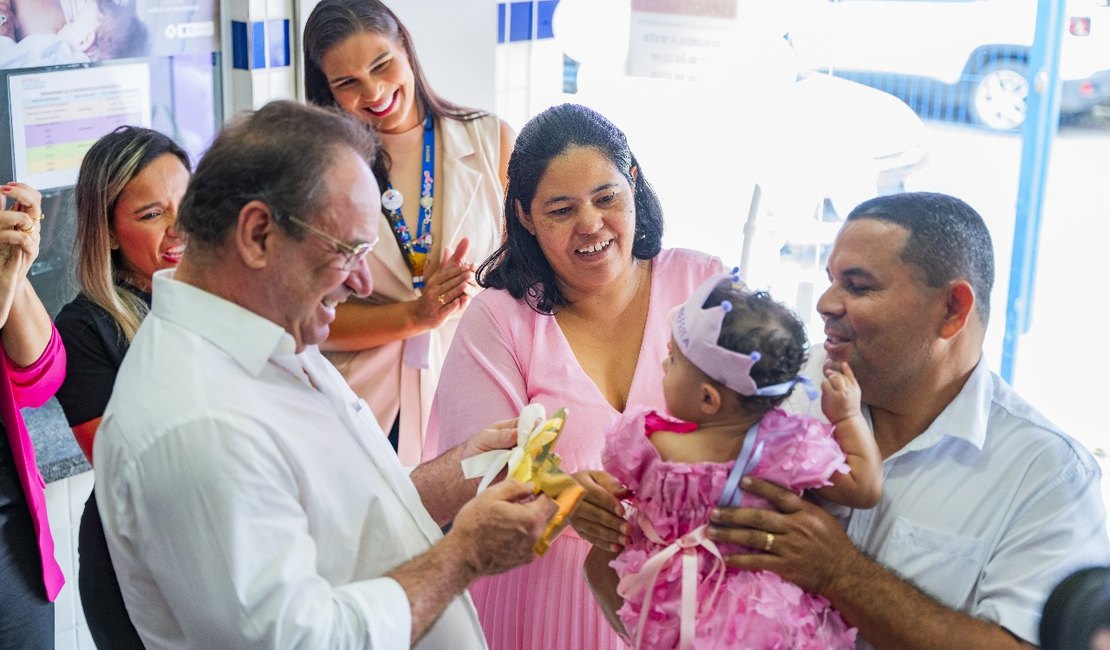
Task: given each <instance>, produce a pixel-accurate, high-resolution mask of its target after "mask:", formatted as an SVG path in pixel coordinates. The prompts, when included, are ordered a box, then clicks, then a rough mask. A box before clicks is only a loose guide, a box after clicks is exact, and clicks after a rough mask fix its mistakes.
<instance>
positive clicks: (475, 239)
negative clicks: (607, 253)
mask: <svg viewBox="0 0 1110 650" xmlns="http://www.w3.org/2000/svg"><path fill="white" fill-rule="evenodd" d="M304 53H305V57H304V58H305V90H306V93H307V96H308V99H309V101H311V102H313V103H315V104H318V105H323V106H338V107H339V108H341V109H343V110H344V111H346V112H348V113H350V114H351V115H353V116H355V117H356V118H358V119H359V120H361V121H363V122H365V123H366V124H367V125H369V126H371V127H372V128H374V130H375V131H377V133H378V135H379V137H380V138H381V141H382V147H383V150H384V152H385V154H386V155H384V156H382V162H381V164H379V165H378V166H377V168H376V169H375V174H376V175H377V176H378V183H379V185H381V187H382V188H383V190H384V191H383V194H382V220H381V222H380V225H379V235H380V237H381V240H380V243H379V244H378V245H377V247H376V248H375V249H374V251H373V253H371V255H370V257H369V258H367V259H368V261H369V264H370V270H371V273H372V274H373V278H374V291H373V294H372V295H371V296H370V298H369V299H368V300H366V301H350V300H349V301H347V302H346V303H345V304H343V305H341V306H340V307H339V310H338V313H337V315H336V321H335V322H334V323H333V324H332V327H331V336H330V338H329V339H328V341H327V343H326V344H325V345H324V349H325V351H326V352H327V354H328V355H329V357H330V358H331V359H332V361H333V362H334V363H335V365H336V367H337V368H339V370H340V372H342V373H343V375H344V377H346V379H347V381H348V383H350V385H351V387H352V388H353V389H354V390H355V392H356V393H358V394H359V395H360V396H361V397H362V398H363V399H365V400H366V401H367V402H368V403H369V405H370V407H371V409H372V410H373V412H374V415H375V416H376V417H377V419H378V422H379V423H380V424H381V426H382V429H383V430H385V431H389V432H390V439H391V441H392V442H393V443H394V445H395V446H396V447H397V450H398V454H399V456H400V459H401V463H402V464H403V465H405V466H407V467H412V466H414V465H416V464H417V463H418V462H419V461H420V453H421V449H422V447H423V442H424V436H425V431H426V429H427V422H428V412H429V409H430V408H431V403H432V396H433V394H434V392H435V388H436V383H437V381H438V379H439V371H440V366H441V365H442V363H443V358H444V355H446V353H447V348H448V347H449V346H450V344H451V339H452V337H453V336H454V333H455V327H456V325H457V323H458V318H459V316H461V315H462V311H463V310H464V309H465V308H466V306H467V303H468V301H469V299H470V296H471V294H472V292H473V289H474V284H473V272H474V268H475V267H476V266H477V263H480V262H481V261H482V260H484V259H485V258H486V257H488V256H489V255H490V254H492V253H493V252H494V250H496V249H497V247H498V246H499V245H500V244H501V239H502V233H503V230H504V226H503V223H504V220H503V218H502V216H501V205H502V202H503V199H504V186H505V177H506V167H507V165H508V160H509V154H510V153H511V151H512V146H513V140H514V138H515V134H514V133H513V131H512V129H510V128H509V126H508V125H507V124H506V123H505V122H504V121H502V120H499V119H498V118H497V117H496V116H495V115H492V114H489V113H486V112H484V111H477V110H472V109H467V108H463V107H460V106H457V105H455V104H452V103H450V102H448V101H446V100H444V99H442V98H441V97H439V96H438V95H437V94H436V93H435V92H434V91H433V90H432V89H431V87H430V86H429V85H428V81H427V78H426V77H425V76H424V73H423V71H422V69H421V67H420V62H419V60H418V59H417V57H416V50H415V48H414V46H413V43H412V38H411V36H410V35H409V33H408V30H407V29H405V26H404V25H403V24H402V23H401V21H400V20H399V19H398V18H397V16H396V15H395V14H394V13H393V12H392V11H390V9H389V8H388V7H386V6H385V5H384V4H382V3H381V2H378V1H377V0H323V1H322V2H320V3H319V4H318V5H317V6H316V8H315V9H313V11H312V13H311V15H310V16H309V17H308V22H307V23H306V25H305V30H304Z"/></svg>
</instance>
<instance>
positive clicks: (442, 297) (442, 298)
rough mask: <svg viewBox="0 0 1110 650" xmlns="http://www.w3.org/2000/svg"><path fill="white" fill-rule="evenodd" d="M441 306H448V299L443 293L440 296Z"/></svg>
mask: <svg viewBox="0 0 1110 650" xmlns="http://www.w3.org/2000/svg"><path fill="white" fill-rule="evenodd" d="M439 304H441V305H446V304H447V298H446V296H444V295H443V294H442V293H441V294H439Z"/></svg>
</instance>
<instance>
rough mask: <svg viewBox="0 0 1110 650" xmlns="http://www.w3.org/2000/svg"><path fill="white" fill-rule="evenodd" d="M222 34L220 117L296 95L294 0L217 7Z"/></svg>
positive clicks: (240, 1)
mask: <svg viewBox="0 0 1110 650" xmlns="http://www.w3.org/2000/svg"><path fill="white" fill-rule="evenodd" d="M221 8H222V9H224V13H223V18H222V20H223V21H224V26H225V34H227V35H228V36H226V37H225V40H224V48H225V49H224V51H225V52H230V53H231V56H229V57H225V58H224V61H225V64H224V65H226V66H228V67H225V68H224V72H225V74H224V79H225V86H224V114H225V115H234V114H235V113H236V112H238V111H241V110H249V109H257V108H261V107H262V105H264V104H266V103H267V102H269V101H271V100H274V99H294V98H296V96H297V75H296V64H295V63H294V58H293V54H294V51H295V47H296V46H295V44H294V42H293V39H294V34H293V25H294V22H293V0H230V1H225V2H223V3H221Z"/></svg>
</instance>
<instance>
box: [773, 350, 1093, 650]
mask: <svg viewBox="0 0 1110 650" xmlns="http://www.w3.org/2000/svg"><path fill="white" fill-rule="evenodd" d="M810 354H811V359H810V363H809V364H808V365H807V369H806V374H807V375H809V376H810V377H811V379H813V380H814V381H819V378H820V377H821V367H822V364H823V363H824V351H823V350H820V349H819V348H814V349H813V350H811V353H810ZM892 363H896V361H892ZM794 392H795V393H796V394H795V395H792V396H791V398H790V402H791V404H790V406H791V407H792V410H803V411H804V409H805V406H804V405H805V397H804V395H797V394H799V393H802V391H800V390H795V391H794ZM813 411H814V412H815V414H817V413H816V412H818V411H819V409H816V408H814V409H813ZM864 415H865V416H866V417H867V419H868V421H869V422H870V418H871V415H870V412H869V411H868V410H867V409H866V408H865V409H864ZM1100 481H1101V470H1100V469H1099V466H1098V464H1097V463H1096V462H1095V460H1094V458H1092V457H1091V455H1090V454H1089V453H1088V452H1087V451H1086V450H1085V449H1084V448H1083V447H1082V446H1081V445H1080V444H1079V443H1077V442H1076V441H1075V440H1073V439H1072V438H1070V437H1069V436H1067V435H1066V434H1064V433H1063V432H1061V431H1060V430H1059V429H1057V428H1056V427H1055V426H1053V425H1052V424H1051V423H1049V422H1048V421H1047V420H1046V419H1045V418H1044V416H1042V415H1040V414H1039V413H1037V411H1035V410H1034V409H1033V408H1032V407H1031V406H1030V405H1029V404H1028V403H1026V402H1025V401H1024V400H1022V399H1021V398H1020V397H1018V395H1017V393H1015V392H1014V390H1013V389H1012V388H1011V387H1010V386H1009V385H1008V384H1006V382H1004V381H1003V380H1002V379H1001V378H1000V377H998V376H997V375H995V374H994V373H992V372H991V371H990V369H989V368H988V367H987V363H986V361H985V360H980V362H979V365H978V366H976V368H975V370H974V372H972V374H971V376H970V377H969V378H968V380H967V383H966V384H965V385H964V387H963V389H962V390H961V391H960V393H959V395H957V396H956V398H955V399H954V400H952V402H951V403H950V404H949V405H948V406H947V407H946V408H945V409H944V410H943V411H942V412H941V413H940V415H939V416H937V418H936V420H934V421H933V423H932V424H931V425H930V426H929V428H928V429H926V430H925V431H924V432H923V433H921V435H919V436H917V438H915V439H914V440H913V441H911V442H910V443H909V444H908V445H906V446H905V447H903V448H902V449H900V450H898V451H897V452H896V453H894V454H891V456H890V457H889V458H887V459H886V460H884V461H883V498H882V501H881V502H880V503H879V505H878V506H877V507H875V508H873V509H871V510H852V511H851V512H850V514H849V515H848V535H849V536H850V537H851V538H852V541H854V542H855V543H856V545H857V546H858V547H859V548H860V549H861V550H862V551H864V552H865V553H867V554H868V555H869V556H871V557H873V558H875V559H876V560H877V561H879V562H880V563H882V564H883V565H885V566H886V567H888V568H890V569H892V570H893V571H894V572H895V573H897V574H898V575H900V576H902V577H903V578H906V579H908V580H909V581H910V582H912V583H914V584H915V585H917V586H918V587H919V588H921V589H922V590H924V591H925V592H926V593H928V594H930V595H931V596H933V597H934V598H936V599H937V600H938V601H939V602H941V603H943V604H944V605H946V606H948V607H951V608H953V609H956V610H959V611H961V612H965V613H967V614H970V615H971V616H974V617H976V618H981V619H985V620H988V621H992V622H994V623H997V624H999V625H1001V626H1002V627H1004V628H1006V629H1008V630H1010V632H1012V633H1014V634H1016V635H1018V636H1019V637H1021V638H1022V639H1025V640H1026V641H1029V642H1030V643H1034V644H1035V643H1037V639H1038V626H1039V625H1040V620H1041V610H1042V609H1043V607H1044V601H1045V600H1046V599H1047V598H1048V595H1049V593H1050V592H1051V591H1052V589H1053V587H1055V586H1056V585H1057V583H1059V582H1060V581H1061V580H1063V579H1064V578H1065V577H1067V576H1068V575H1069V574H1071V573H1072V572H1073V571H1076V570H1078V569H1080V568H1083V567H1088V566H1092V565H1102V564H1108V563H1110V540H1108V539H1107V534H1106V511H1105V508H1104V506H1103V503H1102V495H1101V492H1100ZM833 507H834V508H835V507H836V506H833ZM907 624H910V623H909V622H907ZM861 646H864V647H866V646H865V644H862V643H861Z"/></svg>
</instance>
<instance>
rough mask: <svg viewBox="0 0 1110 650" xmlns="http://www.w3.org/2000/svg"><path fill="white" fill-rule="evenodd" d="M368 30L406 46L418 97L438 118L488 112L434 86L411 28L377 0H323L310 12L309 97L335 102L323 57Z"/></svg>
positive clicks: (307, 43) (306, 46) (318, 101)
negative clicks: (439, 92) (448, 96)
mask: <svg viewBox="0 0 1110 650" xmlns="http://www.w3.org/2000/svg"><path fill="white" fill-rule="evenodd" d="M367 32H369V33H372V34H380V35H382V36H385V37H386V38H388V39H390V40H392V41H393V42H394V43H397V44H399V45H400V46H401V47H402V48H404V50H405V55H406V56H408V59H409V65H410V66H411V67H412V76H413V78H414V79H415V81H416V84H415V85H416V100H417V101H418V102H420V104H421V105H422V106H423V107H424V108H425V110H428V111H430V112H431V113H432V115H434V116H435V118H436V119H437V120H439V119H442V118H445V117H450V118H454V119H459V120H472V119H474V118H477V117H481V116H483V115H485V114H486V113H485V111H480V110H475V109H471V108H465V107H462V106H459V105H457V104H454V103H451V102H449V101H447V100H446V99H444V98H442V97H440V96H439V95H437V94H436V92H435V91H434V90H432V87H431V85H430V84H429V83H428V78H427V77H426V76H425V75H424V69H423V68H422V67H421V65H420V59H419V58H418V57H417V56H416V48H415V47H413V44H412V36H411V35H410V34H409V30H408V29H406V28H405V25H404V23H402V22H401V19H399V18H398V17H397V15H396V14H394V13H393V11H392V10H390V8H389V7H387V6H385V5H384V4H382V3H381V2H379V1H378V0H321V2H320V3H319V4H317V5H316V7H315V8H314V9H313V10H312V13H310V14H309V16H308V21H307V22H306V23H305V27H304V86H305V96H306V97H307V98H308V101H310V102H312V103H313V104H316V105H318V106H335V105H336V104H335V97H333V96H332V93H331V87H330V86H329V85H328V79H327V77H326V76H325V75H324V71H323V70H322V69H321V68H320V61H321V59H323V58H324V55H325V54H327V53H328V51H329V50H331V49H332V48H333V47H335V46H337V45H339V44H340V43H342V42H343V41H345V40H347V39H348V38H350V37H352V36H354V35H356V34H363V33H367Z"/></svg>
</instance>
